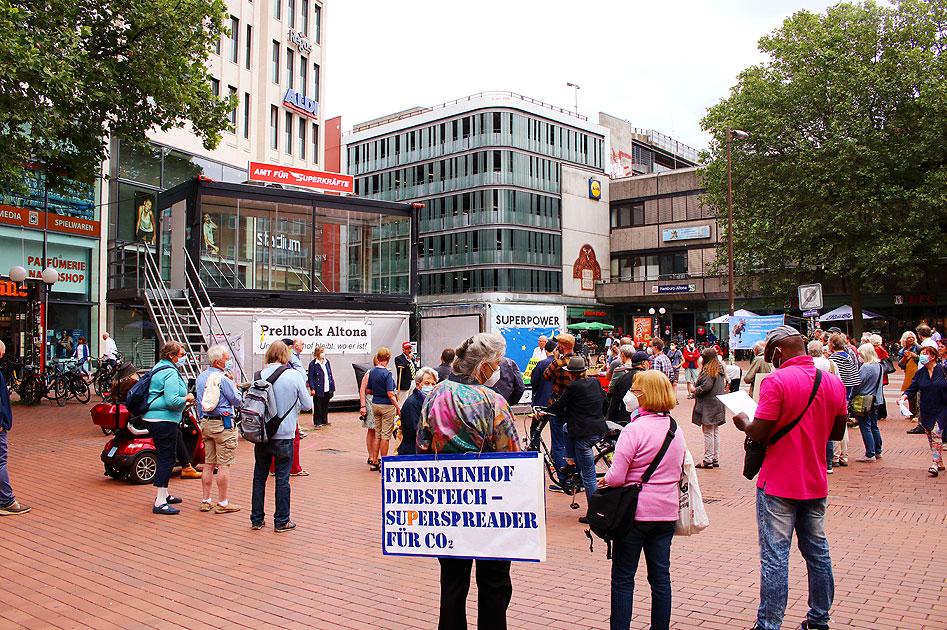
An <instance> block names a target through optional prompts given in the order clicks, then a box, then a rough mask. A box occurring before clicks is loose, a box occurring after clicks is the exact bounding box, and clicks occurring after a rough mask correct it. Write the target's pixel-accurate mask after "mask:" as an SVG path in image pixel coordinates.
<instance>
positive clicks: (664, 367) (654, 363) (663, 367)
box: [651, 352, 674, 379]
mask: <svg viewBox="0 0 947 630" xmlns="http://www.w3.org/2000/svg"><path fill="white" fill-rule="evenodd" d="M651 369H652V370H659V371H661V372H663V373H664V375H665V376H666V377H668V379H672V378H673V377H674V368H673V367H672V366H671V360H670V359H669V358H668V357H667V355H666V354H664V353H663V352H659V353H658V354H655V355H652V357H651Z"/></svg>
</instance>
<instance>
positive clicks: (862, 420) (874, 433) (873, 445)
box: [855, 343, 884, 462]
mask: <svg viewBox="0 0 947 630" xmlns="http://www.w3.org/2000/svg"><path fill="white" fill-rule="evenodd" d="M858 356H860V357H861V359H862V365H861V367H860V368H859V369H858V374H859V376H860V377H861V388H860V389H859V390H858V395H860V396H871V397H872V403H871V405H870V406H869V407H868V408H867V409H865V415H863V416H859V417H858V428H859V429H860V430H861V433H862V441H863V442H864V443H865V456H864V457H859V458H857V459H856V460H855V461H856V462H874V461H877V460H878V459H880V458H881V431H880V430H879V429H878V401H879V400H881V397H882V386H881V380H882V377H883V376H884V371H883V370H882V369H881V363H880V362H879V361H878V355H877V354H875V348H874V346H872V345H871V343H863V344H862V345H860V346H859V347H858Z"/></svg>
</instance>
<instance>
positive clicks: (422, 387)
mask: <svg viewBox="0 0 947 630" xmlns="http://www.w3.org/2000/svg"><path fill="white" fill-rule="evenodd" d="M435 385H437V372H436V371H434V368H429V367H423V368H421V369H420V370H418V371H417V373H416V374H415V375H414V386H415V387H414V391H412V392H411V394H410V395H409V396H408V397H407V398H406V399H405V401H404V402H403V403H402V404H401V444H399V445H398V455H414V454H416V453H417V452H418V450H417V439H418V420H419V419H420V418H421V407H423V406H424V399H425V398H427V395H428V394H430V393H431V392H432V391H434V386H435Z"/></svg>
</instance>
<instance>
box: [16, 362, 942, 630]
mask: <svg viewBox="0 0 947 630" xmlns="http://www.w3.org/2000/svg"><path fill="white" fill-rule="evenodd" d="M899 382H900V381H899V380H895V383H894V386H892V387H891V388H890V390H889V392H890V393H889V398H890V397H891V396H893V394H894V392H895V391H897V389H896V386H897V384H898V383H899ZM681 398H682V402H686V401H684V400H683V398H684V397H683V395H682V396H681ZM88 409H89V407H87V406H81V405H77V404H76V403H70V404H69V405H67V406H66V407H65V408H63V409H58V408H55V407H52V406H50V405H49V403H48V402H44V403H43V404H42V405H41V406H40V407H38V408H33V409H25V408H23V407H15V411H14V416H15V426H14V430H13V432H12V433H11V435H10V450H11V453H10V476H11V478H12V481H13V485H14V490H15V492H16V494H17V496H18V498H20V499H21V500H23V501H24V502H26V503H28V504H30V505H32V506H33V511H32V513H30V514H28V515H24V516H20V517H7V518H2V519H0V549H2V554H3V559H4V562H3V570H2V572H0V575H2V580H0V628H36V629H39V628H96V629H101V630H105V629H109V628H262V627H267V628H344V629H359V630H361V629H367V628H382V629H392V630H395V629H401V628H434V627H435V626H436V605H437V594H438V584H437V563H436V561H434V560H432V559H412V558H403V557H386V556H383V555H382V554H381V551H380V548H381V545H380V539H379V538H380V537H379V530H380V528H379V519H380V516H379V492H378V490H379V479H378V474H377V473H372V472H369V470H368V468H367V466H366V464H365V460H366V454H365V449H364V432H363V431H362V430H361V429H360V428H359V425H358V421H357V419H356V417H355V414H352V413H340V414H333V415H332V417H331V421H332V422H333V426H332V427H330V428H328V429H323V430H321V431H318V432H313V433H312V434H311V435H310V437H309V438H307V439H306V440H304V441H303V442H302V461H303V465H304V467H305V468H306V469H308V470H309V471H310V472H311V473H312V476H310V477H305V478H294V479H293V480H292V492H293V511H292V515H293V519H294V520H295V521H296V523H298V525H299V528H298V529H297V530H296V531H295V532H292V533H288V534H282V535H277V534H275V533H274V532H273V531H272V529H271V528H270V529H264V530H262V531H259V532H251V531H250V528H249V514H248V512H249V503H250V470H251V459H252V452H251V447H250V445H249V444H248V443H241V445H240V451H239V454H238V460H237V463H236V464H235V470H234V474H233V477H232V482H231V485H232V492H231V500H233V501H235V502H236V503H239V504H241V505H243V506H245V509H244V511H242V512H239V513H236V514H227V515H216V514H213V513H200V512H199V511H198V504H199V502H200V487H199V486H200V482H199V481H196V480H195V481H182V480H180V479H179V478H177V477H174V478H172V482H171V489H172V492H173V493H174V494H175V495H178V496H181V497H183V498H184V503H183V504H182V505H181V506H180V507H182V508H183V509H182V513H181V514H180V515H179V516H176V517H164V516H153V515H152V514H151V513H150V509H149V508H150V505H151V502H152V499H153V490H152V488H151V487H150V486H134V485H132V484H131V483H129V482H123V481H115V480H112V479H109V478H107V477H104V476H103V475H102V466H101V463H100V462H99V453H100V450H101V448H102V446H103V444H104V443H105V438H104V437H103V436H102V434H101V432H100V431H99V429H98V428H97V427H94V426H93V425H92V424H91V421H90V419H89V415H88ZM675 415H676V417H677V419H678V421H679V422H680V424H681V426H682V427H684V430H685V433H686V436H687V439H688V442H689V444H690V447H691V450H692V451H697V450H699V448H700V447H699V445H700V443H701V442H700V431H699V429H697V427H695V426H693V425H692V424H690V422H689V419H690V405H688V404H685V405H683V406H682V407H681V408H680V409H679V411H678V412H677V413H676V414H675ZM908 426H909V424H908V423H907V422H906V421H903V420H901V419H895V420H888V421H886V422H883V423H882V427H881V428H882V433H883V435H884V439H885V455H886V457H885V459H884V460H883V461H882V462H880V463H878V464H875V465H869V464H854V463H853V465H852V466H850V467H848V468H842V469H837V472H836V474H835V475H833V476H832V477H831V478H830V487H831V488H830V498H829V503H830V506H829V512H828V514H829V515H828V531H829V536H830V542H831V546H832V558H833V561H834V565H835V577H836V589H837V590H836V598H835V601H836V604H835V608H834V610H833V620H834V627H836V628H845V627H848V628H865V629H867V628H873V629H895V628H898V629H901V628H904V629H908V628H910V629H931V630H934V629H936V630H943V628H944V627H945V625H947V624H945V622H944V613H943V610H942V609H940V607H941V606H943V605H944V604H945V603H947V585H945V579H944V565H943V562H942V561H940V560H941V558H937V557H936V554H935V552H936V551H937V549H938V546H939V544H940V543H941V540H942V538H943V535H944V532H945V525H947V509H945V507H944V504H945V498H947V492H945V489H947V478H944V477H941V478H939V479H929V478H928V477H927V474H926V472H925V470H926V468H927V466H928V465H929V460H928V458H927V457H928V451H927V444H926V440H925V439H924V437H923V436H909V435H906V434H905V433H904V430H905V429H906V428H908ZM722 437H723V457H722V467H721V468H720V469H718V470H711V471H700V475H701V480H702V489H703V493H704V496H705V498H706V499H707V500H709V501H711V502H710V503H709V504H708V505H707V511H708V513H709V515H710V520H711V527H710V528H709V529H708V530H706V531H705V532H703V533H702V534H700V535H699V536H696V537H692V538H677V539H675V541H674V543H673V546H672V569H671V570H672V579H673V588H674V612H673V616H672V620H673V625H674V627H676V628H681V629H687V628H707V629H720V630H723V629H724V628H749V627H750V626H752V622H753V619H754V616H755V609H756V606H757V593H758V560H757V546H756V523H755V519H754V507H753V496H754V487H753V485H752V484H751V483H750V482H747V481H746V480H744V479H743V478H742V476H741V475H740V464H741V443H742V434H740V433H738V432H737V431H736V430H735V429H734V428H733V426H732V424H730V423H728V425H727V426H726V427H724V428H723V432H722ZM860 444H861V439H860V437H859V436H857V435H854V434H853V435H852V459H853V460H854V457H855V456H857V455H859V454H861V452H860V451H859V446H860ZM698 456H699V455H698ZM268 490H269V492H270V495H269V496H268V499H269V502H268V507H267V510H268V512H269V513H272V485H270V487H269V488H268ZM547 514H548V540H549V549H548V560H547V561H546V562H544V563H542V564H532V563H520V564H514V567H513V581H514V593H513V602H512V605H511V607H510V613H509V616H510V626H511V628H520V629H524V630H529V629H535V630H539V629H542V630H548V629H551V628H563V629H566V628H569V629H572V628H583V629H584V628H605V627H607V618H608V607H609V594H608V593H609V577H608V571H609V564H608V562H607V561H606V560H605V557H604V546H602V545H597V546H596V550H595V553H589V550H588V544H587V540H586V538H585V535H584V533H583V528H582V526H580V525H579V524H578V523H577V522H576V518H577V517H578V516H579V512H576V511H572V510H570V509H569V508H568V500H567V499H565V498H564V497H563V496H562V495H558V494H552V493H549V494H547ZM271 523H272V521H271V520H268V523H267V524H268V525H270V524H271ZM643 573H644V570H643V568H642V571H641V572H640V574H639V580H638V589H637V592H636V596H635V618H634V621H633V623H632V627H633V628H639V629H640V628H646V627H647V625H648V614H649V613H648V611H649V596H648V589H647V582H646V581H645V579H644V575H643ZM790 579H791V584H790V601H789V611H788V614H787V618H786V619H787V621H786V625H785V626H784V627H787V628H789V627H793V628H795V627H798V623H799V622H800V620H801V619H803V617H804V614H805V610H806V604H805V602H806V576H805V567H804V565H803V563H802V560H801V558H800V556H799V554H798V553H797V552H794V553H793V556H792V565H791V572H790ZM475 590H476V587H475V586H474V587H473V588H472V591H474V592H475ZM471 601H473V597H472V598H471ZM469 612H470V613H471V619H472V620H473V619H474V617H475V613H474V609H473V608H472V607H471V608H470V609H469ZM484 630H489V629H484Z"/></svg>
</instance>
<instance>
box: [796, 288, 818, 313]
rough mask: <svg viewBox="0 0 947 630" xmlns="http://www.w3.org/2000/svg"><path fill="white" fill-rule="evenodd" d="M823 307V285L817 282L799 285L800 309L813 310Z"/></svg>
mask: <svg viewBox="0 0 947 630" xmlns="http://www.w3.org/2000/svg"><path fill="white" fill-rule="evenodd" d="M820 308H822V285H821V284H819V283H818V282H817V283H815V284H801V285H799V310H800V311H811V310H813V309H815V310H818V309H820Z"/></svg>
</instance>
